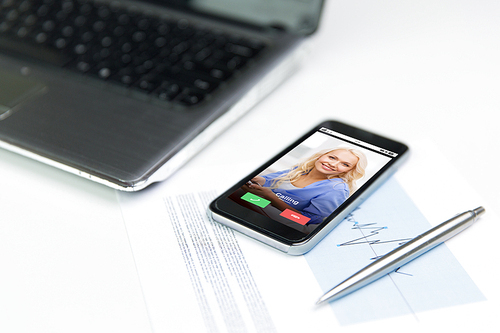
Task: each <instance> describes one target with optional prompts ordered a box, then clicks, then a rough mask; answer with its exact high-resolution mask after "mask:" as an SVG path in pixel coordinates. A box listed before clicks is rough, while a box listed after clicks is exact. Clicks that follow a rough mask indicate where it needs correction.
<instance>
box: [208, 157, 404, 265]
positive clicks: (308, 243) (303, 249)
mask: <svg viewBox="0 0 500 333" xmlns="http://www.w3.org/2000/svg"><path fill="white" fill-rule="evenodd" d="M408 156H409V149H408V150H406V151H405V152H404V153H403V154H402V155H400V156H399V157H398V158H397V160H396V161H395V162H394V163H393V164H392V165H391V166H390V167H389V168H388V169H386V170H385V171H384V172H383V173H382V174H381V175H379V176H377V178H375V179H374V181H373V183H371V184H370V185H368V186H367V187H364V188H363V189H362V191H361V193H360V195H359V196H358V197H357V198H356V199H355V200H354V201H353V202H351V203H350V204H349V205H348V206H347V207H345V208H344V209H343V210H342V211H341V212H340V213H339V214H337V215H336V216H335V217H334V218H333V219H332V220H330V221H328V222H326V221H325V222H323V223H325V224H326V226H324V227H323V228H322V229H321V230H320V231H319V232H318V233H316V234H315V235H314V236H312V237H311V238H308V239H307V240H305V241H301V242H297V243H293V244H291V245H290V244H285V243H282V242H280V241H278V240H276V239H273V238H271V237H268V236H266V235H264V234H261V233H259V232H257V231H255V230H252V229H250V228H248V227H245V226H244V225H241V224H240V223H238V222H236V221H233V220H231V219H229V218H227V217H225V216H222V215H220V214H217V213H216V212H214V211H212V210H211V209H210V206H209V207H208V210H207V214H208V216H209V218H211V219H213V220H214V221H216V222H219V223H221V224H223V225H225V226H227V227H230V228H232V229H234V230H236V231H238V232H239V233H241V234H243V235H246V236H248V237H250V238H253V239H256V240H258V241H260V242H261V243H264V244H267V245H269V246H271V247H273V248H275V249H277V250H279V251H281V252H284V253H286V254H289V255H296V256H297V255H302V254H305V253H307V252H309V251H310V250H311V249H312V248H313V247H314V246H316V244H318V243H319V242H320V241H321V240H322V239H323V238H324V237H326V235H328V234H329V233H330V232H331V231H332V230H333V229H334V228H335V227H336V226H337V225H339V224H340V223H341V222H342V221H343V220H344V219H345V218H346V217H347V216H348V215H349V214H350V213H351V212H352V211H353V210H354V209H356V207H358V206H359V205H360V204H361V203H362V202H363V201H365V199H366V198H367V197H369V196H370V195H371V194H372V193H373V192H374V191H376V190H377V188H379V187H380V186H381V185H382V184H383V183H384V182H385V181H386V180H387V179H388V178H389V177H391V176H392V175H393V174H394V173H395V172H396V171H397V169H398V168H399V166H400V165H401V164H402V163H403V162H404V161H406V160H407V159H408Z"/></svg>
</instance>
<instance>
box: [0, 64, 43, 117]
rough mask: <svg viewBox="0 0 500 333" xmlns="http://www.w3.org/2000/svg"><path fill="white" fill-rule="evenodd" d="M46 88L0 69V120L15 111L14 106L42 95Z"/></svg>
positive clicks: (36, 82)
mask: <svg viewBox="0 0 500 333" xmlns="http://www.w3.org/2000/svg"><path fill="white" fill-rule="evenodd" d="M46 89H47V87H46V86H45V85H44V84H43V83H41V82H38V81H35V80H32V79H28V78H26V77H24V76H22V75H20V74H13V73H10V72H6V71H3V70H1V69H0V120H3V119H5V118H7V117H8V116H10V115H11V114H12V113H13V112H15V111H16V106H18V105H20V104H22V103H23V102H25V101H27V100H28V99H30V98H33V97H35V96H37V95H39V94H41V93H43V92H44V91H45V90H46Z"/></svg>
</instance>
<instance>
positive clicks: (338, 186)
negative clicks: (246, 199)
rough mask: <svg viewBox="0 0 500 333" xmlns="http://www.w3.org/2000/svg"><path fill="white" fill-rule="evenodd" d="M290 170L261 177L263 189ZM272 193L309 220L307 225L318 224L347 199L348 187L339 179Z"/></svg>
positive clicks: (287, 188) (276, 189)
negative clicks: (263, 180) (263, 181)
mask: <svg viewBox="0 0 500 333" xmlns="http://www.w3.org/2000/svg"><path fill="white" fill-rule="evenodd" d="M289 171H290V170H289V169H288V170H283V171H278V172H274V173H270V174H267V175H264V176H261V177H263V178H264V179H265V180H266V182H265V183H264V185H263V186H264V187H270V186H271V185H272V183H273V181H274V180H275V179H276V178H278V177H280V176H283V175H285V174H287V173H288V172H289ZM272 191H273V192H274V193H275V194H276V195H277V196H278V197H279V198H280V199H281V200H283V201H284V202H285V203H287V204H288V205H289V206H291V207H293V208H295V209H296V210H298V211H300V212H301V213H302V215H304V216H307V217H309V218H310V219H311V220H310V221H309V222H308V224H318V223H321V222H323V219H324V218H325V217H327V216H329V215H330V214H331V213H333V211H334V210H335V209H336V208H337V207H338V206H340V205H341V204H342V203H343V202H344V201H345V200H346V199H347V198H348V197H349V186H347V184H346V183H345V182H344V181H343V180H342V179H340V178H333V179H325V180H321V181H318V182H315V183H312V184H310V185H307V186H306V187H303V188H300V187H295V186H293V185H292V186H285V188H282V185H280V187H278V188H275V189H272Z"/></svg>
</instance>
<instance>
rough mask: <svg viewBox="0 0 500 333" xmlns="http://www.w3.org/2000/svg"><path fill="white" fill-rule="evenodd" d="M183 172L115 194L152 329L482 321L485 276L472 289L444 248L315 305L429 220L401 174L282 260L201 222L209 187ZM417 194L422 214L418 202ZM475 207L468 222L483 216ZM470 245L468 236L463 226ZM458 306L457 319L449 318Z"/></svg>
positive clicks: (486, 302) (490, 305)
mask: <svg viewBox="0 0 500 333" xmlns="http://www.w3.org/2000/svg"><path fill="white" fill-rule="evenodd" d="M428 148H429V147H427V149H428ZM429 150H430V149H428V151H427V152H426V154H431V152H429ZM414 167H417V168H418V165H414ZM233 169H234V170H237V169H238V168H233ZM204 170H205V172H208V173H209V170H208V169H207V166H204ZM410 170H411V168H410ZM190 172H191V174H193V173H192V170H190V169H189V168H187V169H185V170H183V171H181V174H180V175H179V177H176V179H183V180H184V182H181V181H178V182H177V183H176V181H175V180H172V181H167V182H166V183H165V184H162V185H161V186H158V187H155V188H154V189H153V190H150V191H146V192H144V193H141V194H140V195H139V196H137V195H136V194H132V195H130V194H126V193H120V194H119V199H120V203H121V207H122V212H123V216H124V219H125V223H126V226H127V231H128V234H129V238H130V242H131V246H132V251H133V253H134V257H135V260H136V265H137V269H138V273H139V278H140V280H141V284H142V287H143V292H144V297H145V301H146V305H147V308H148V313H149V315H150V320H151V323H152V326H153V330H154V331H155V332H166V331H175V332H184V331H185V332H193V331H195V332H303V331H314V332H330V331H333V330H336V329H342V330H345V331H358V330H359V331H364V330H366V329H368V328H370V329H372V330H373V329H384V330H386V331H399V330H400V328H401V327H405V330H412V329H415V330H417V331H419V330H423V329H429V328H433V329H435V328H438V327H441V328H443V329H444V328H446V327H448V328H449V327H457V328H463V327H467V325H470V326H471V327H476V326H477V325H479V327H481V326H483V327H484V328H485V331H490V330H491V327H492V326H491V324H494V323H493V317H492V316H490V314H492V313H493V312H495V311H496V310H498V301H497V300H498V298H497V295H498V290H497V289H493V290H492V289H488V288H490V287H491V285H489V284H486V286H487V287H486V291H488V292H485V291H484V290H482V289H481V286H478V285H477V284H476V283H475V281H474V280H473V279H472V278H471V276H470V275H469V273H468V272H467V270H466V269H464V267H462V265H461V263H460V261H459V260H457V258H455V256H454V254H453V253H452V252H451V251H450V250H449V249H448V247H447V245H441V246H439V247H438V248H436V249H435V250H433V251H431V252H430V253H428V254H426V255H424V256H422V257H420V258H418V259H416V260H414V261H413V262H411V263H409V264H408V265H405V266H404V267H403V268H401V269H400V270H399V271H398V272H396V273H392V274H390V275H389V276H387V277H384V278H382V279H380V280H378V281H377V282H375V283H372V284H371V285H369V286H367V287H365V288H363V289H362V290H359V291H357V292H355V293H353V294H351V295H349V296H347V297H345V298H343V299H341V300H339V301H336V302H333V303H331V304H327V305H326V306H319V307H318V306H315V302H316V300H317V299H318V298H319V297H320V296H321V295H322V293H323V292H324V291H326V290H327V289H329V288H331V287H333V286H334V285H335V284H336V283H339V282H341V281H342V280H343V279H345V278H347V277H348V276H349V275H351V274H353V273H355V272H356V271H357V270H358V269H360V268H362V267H364V266H365V265H367V264H369V263H370V262H371V260H373V259H374V258H376V257H377V256H380V255H383V254H385V253H386V252H388V251H390V250H391V249H393V248H394V247H396V246H397V245H398V244H399V243H402V242H404V241H406V240H408V239H409V238H412V237H415V236H416V235H418V234H419V233H421V232H423V231H425V230H427V229H428V228H430V227H431V224H430V223H429V222H427V220H426V218H425V217H424V215H425V214H422V213H420V211H419V209H418V207H417V206H416V205H415V204H414V203H413V202H412V200H411V199H410V197H409V196H408V195H407V194H406V193H405V192H404V190H403V188H402V186H401V184H404V183H405V180H404V178H405V176H406V175H405V173H403V174H402V175H401V177H399V178H400V179H398V180H396V179H391V180H389V181H388V182H387V183H386V184H384V185H383V187H381V189H380V190H379V191H377V192H376V193H375V194H374V195H373V196H371V197H370V198H369V199H367V201H366V202H365V203H364V204H363V205H362V206H360V208H359V209H358V210H356V211H355V212H353V214H351V216H350V217H349V218H348V219H347V220H346V221H344V222H342V223H341V225H339V227H337V228H336V229H335V230H334V231H333V232H332V233H330V234H329V235H328V236H327V238H325V240H323V241H322V242H321V243H320V244H319V245H318V246H317V247H316V248H314V249H313V250H312V251H311V252H309V253H308V254H306V255H305V256H299V257H292V256H289V255H286V254H282V253H280V252H278V251H276V250H274V249H272V248H270V247H268V246H265V245H263V244H260V243H258V242H257V241H254V240H252V239H249V238H247V237H245V236H242V235H240V234H238V233H236V232H233V231H232V230H230V229H228V228H226V227H223V226H221V225H219V224H217V223H214V222H212V221H210V220H209V219H208V217H207V215H206V213H205V210H206V207H207V205H208V203H209V201H210V200H211V199H212V198H213V197H214V195H215V192H214V191H213V190H212V191H206V190H204V189H203V188H201V187H200V185H199V184H200V183H199V182H198V183H197V184H188V183H186V182H185V180H186V179H188V177H183V176H185V175H187V174H190ZM229 178H231V177H229ZM412 182H413V180H411V181H409V182H408V183H409V185H410V188H411V187H412V186H414V184H413V183H412ZM400 183H401V184H400ZM193 188H197V189H199V190H198V191H194V192H193V191H189V189H193ZM443 192H446V188H444V189H443ZM452 194H453V193H451V194H450V196H451V195H452ZM417 197H419V196H417ZM419 198H420V201H421V202H423V204H424V206H426V205H427V206H426V213H429V212H430V210H429V207H430V206H429V203H428V202H425V199H422V197H419ZM466 201H467V200H466ZM468 201H469V202H468V203H469V205H468V206H461V207H460V210H462V211H463V210H466V209H472V208H475V205H476V201H477V200H476V199H472V198H471V199H469V200H468ZM445 207H446V204H445V203H443V205H442V206H441V208H442V209H443V210H446V209H445ZM436 208H437V207H436ZM460 212H461V211H454V213H460ZM447 214H448V215H446V218H445V219H447V218H450V217H451V216H452V215H450V214H452V213H451V211H450V209H448V212H447ZM487 216H488V215H487V214H485V217H486V218H482V219H481V220H480V221H479V222H478V223H488V220H487ZM443 221H444V219H443V220H439V221H433V222H434V223H433V224H437V223H440V222H443ZM372 228H373V229H372ZM466 233H468V231H466ZM464 235H465V236H464V237H467V235H466V234H464ZM457 237H460V236H457ZM470 242H471V243H472V244H477V242H478V240H477V238H474V234H473V233H471V239H470ZM469 251H470V252H473V253H474V252H475V251H474V247H471V248H470V249H469ZM474 255H478V253H474ZM482 282H485V281H484V280H483V281H482ZM482 286H483V287H484V286H485V284H482ZM489 298H492V299H489ZM460 313H466V314H467V316H462V317H460V316H459V317H458V319H457V314H460ZM469 316H471V317H469ZM467 318H475V320H467ZM452 319H453V320H452ZM476 319H482V321H480V322H478V321H477V320H476ZM398 325H402V326H398ZM493 327H494V326H493Z"/></svg>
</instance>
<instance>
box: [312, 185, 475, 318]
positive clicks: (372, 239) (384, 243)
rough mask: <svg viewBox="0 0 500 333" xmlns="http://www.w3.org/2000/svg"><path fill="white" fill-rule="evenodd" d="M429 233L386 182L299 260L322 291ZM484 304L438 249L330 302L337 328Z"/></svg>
mask: <svg viewBox="0 0 500 333" xmlns="http://www.w3.org/2000/svg"><path fill="white" fill-rule="evenodd" d="M429 228H430V224H429V222H428V221H427V220H426V219H425V217H424V216H423V215H422V214H421V213H420V211H419V210H418V208H417V207H416V206H415V205H414V203H413V202H412V200H411V198H409V197H408V195H407V194H406V193H405V192H404V190H403V189H402V188H401V186H400V185H399V183H398V182H397V181H396V180H395V179H394V178H392V179H390V180H388V181H387V182H386V183H385V184H384V185H383V186H382V187H381V188H380V189H378V190H377V191H376V192H375V193H374V194H373V195H372V196H371V197H370V198H368V199H367V200H366V201H365V202H364V203H363V204H362V205H361V206H360V207H358V208H357V209H356V210H354V211H353V212H352V213H351V214H350V215H349V216H348V217H347V218H346V219H345V220H344V221H343V222H342V223H341V224H340V225H339V226H337V228H335V229H334V230H333V231H332V232H331V233H330V234H329V235H328V236H327V237H325V239H324V240H323V241H321V242H320V243H319V244H318V245H317V246H316V247H315V248H314V249H313V250H312V251H311V252H309V253H307V254H306V255H305V258H306V260H307V262H308V264H309V267H310V268H311V270H312V271H313V273H314V275H315V277H316V279H317V281H318V283H319V285H320V286H321V288H322V289H323V291H325V292H326V291H327V290H329V289H330V288H332V287H333V286H334V285H336V284H338V283H340V282H341V281H343V280H344V279H346V278H347V277H349V276H350V275H352V274H354V273H355V272H357V271H358V270H360V269H361V268H363V267H364V266H366V265H368V264H370V263H371V262H372V261H373V260H376V259H378V258H379V257H380V256H383V255H385V254H386V253H388V252H389V251H391V250H393V249H394V248H396V247H398V246H399V245H401V244H404V243H405V242H407V241H408V240H410V239H412V238H413V237H415V236H417V235H419V234H420V233H422V232H424V231H425V230H427V229H429ZM481 300H484V296H483V295H482V293H481V292H480V291H479V289H478V288H477V287H476V285H475V284H474V282H473V281H472V279H470V277H469V276H468V274H467V272H466V271H465V270H464V269H463V268H462V266H461V265H460V263H459V262H458V261H457V260H456V259H455V257H454V256H453V254H452V253H451V252H450V251H449V250H448V248H447V247H446V245H440V246H438V247H437V248H435V249H434V250H433V251H430V252H429V253H427V254H425V255H424V256H421V257H419V258H417V259H416V260H414V261H412V262H410V263H408V264H406V265H404V266H403V267H401V268H399V269H398V270H397V271H395V272H393V273H391V274H389V275H388V276H386V277H383V278H381V279H379V280H377V281H375V282H373V283H372V284H370V285H368V286H366V287H364V288H362V289H360V290H358V291H356V292H354V293H352V294H350V295H348V296H346V297H344V298H342V299H340V300H338V301H335V302H332V303H330V307H331V308H332V310H333V311H334V312H335V315H336V317H337V319H338V320H339V322H340V323H341V324H342V325H350V324H355V323H359V322H366V321H371V320H377V319H383V318H390V317H395V316H401V315H412V316H414V317H415V318H416V320H418V313H419V312H422V311H427V310H432V309H437V308H442V307H448V306H454V305H459V304H465V303H471V302H477V301H481Z"/></svg>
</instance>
